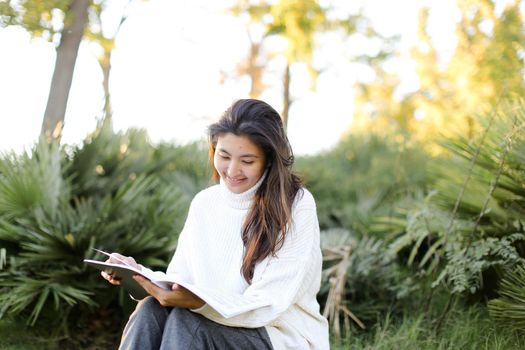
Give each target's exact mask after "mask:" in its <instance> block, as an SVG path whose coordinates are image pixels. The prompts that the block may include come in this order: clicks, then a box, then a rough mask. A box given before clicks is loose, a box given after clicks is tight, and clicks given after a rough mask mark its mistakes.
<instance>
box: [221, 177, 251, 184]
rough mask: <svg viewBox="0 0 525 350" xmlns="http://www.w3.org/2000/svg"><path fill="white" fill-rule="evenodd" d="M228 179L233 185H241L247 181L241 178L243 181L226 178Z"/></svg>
mask: <svg viewBox="0 0 525 350" xmlns="http://www.w3.org/2000/svg"><path fill="white" fill-rule="evenodd" d="M226 178H227V179H228V182H229V183H231V184H232V185H239V184H240V183H242V182H243V181H244V180H246V178H241V179H234V178H231V177H226Z"/></svg>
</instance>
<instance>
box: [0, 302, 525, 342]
mask: <svg viewBox="0 0 525 350" xmlns="http://www.w3.org/2000/svg"><path fill="white" fill-rule="evenodd" d="M436 320H437V317H433V318H432V319H431V320H427V319H425V317H424V315H423V314H422V313H421V312H419V311H417V310H415V313H414V314H411V315H405V316H404V317H401V318H395V317H391V316H389V315H387V316H386V317H383V318H382V319H381V320H380V322H378V323H376V324H375V325H373V326H371V327H370V329H369V330H367V331H359V332H357V331H356V332H355V333H352V334H351V336H350V337H349V338H347V339H344V340H343V341H341V342H339V343H337V342H336V341H335V339H332V347H331V349H332V350H343V349H345V350H348V349H350V350H390V349H403V350H411V349H425V350H426V349H429V350H456V349H462V350H482V349H486V350H489V349H490V350H515V349H525V339H524V337H523V336H522V335H521V336H520V335H519V334H515V333H512V332H511V331H509V330H507V329H502V328H498V327H496V325H495V324H494V322H493V321H492V320H491V319H490V318H489V316H488V313H487V311H486V309H485V308H484V307H482V306H471V307H469V308H465V309H464V308H457V309H455V310H451V311H450V312H449V313H448V315H447V317H446V318H445V319H444V321H443V323H442V325H441V327H440V329H439V330H438V329H436V323H437V322H436ZM44 334H45V330H42V329H39V330H37V329H35V328H29V329H28V328H26V327H25V326H23V325H19V324H17V323H15V322H13V321H9V320H0V349H2V350H36V349H47V350H54V349H59V348H60V349H65V348H68V347H67V346H66V347H65V346H64V343H62V344H61V345H60V346H59V345H57V344H58V341H54V340H53V339H49V337H47V338H46V336H45V335H44ZM100 336H102V334H100ZM72 348H74V347H72ZM88 348H90V349H101V348H116V344H115V345H114V346H111V345H109V344H108V343H105V344H104V346H102V347H99V346H97V345H94V346H89V347H88Z"/></svg>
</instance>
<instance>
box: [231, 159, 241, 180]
mask: <svg viewBox="0 0 525 350" xmlns="http://www.w3.org/2000/svg"><path fill="white" fill-rule="evenodd" d="M240 170H241V167H240V166H239V163H237V162H235V161H232V162H230V164H229V166H228V176H231V177H233V176H236V175H237V174H239V173H240Z"/></svg>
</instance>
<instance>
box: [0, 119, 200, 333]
mask: <svg viewBox="0 0 525 350" xmlns="http://www.w3.org/2000/svg"><path fill="white" fill-rule="evenodd" d="M208 179H209V172H208V169H207V166H206V153H205V152H203V150H202V149H201V148H200V146H199V145H190V146H186V147H174V146H168V145H159V146H156V147H154V146H152V145H151V144H150V143H149V142H148V139H147V137H146V135H145V133H144V132H141V131H129V132H127V133H125V134H114V133H113V132H112V131H111V127H110V126H109V125H103V126H101V127H100V128H99V129H97V131H96V132H95V133H94V134H93V135H92V136H91V137H90V138H88V139H87V140H86V141H85V142H84V144H83V145H81V146H78V147H64V148H62V149H60V148H59V147H58V146H57V145H56V144H47V143H45V142H41V143H40V144H38V145H37V146H36V147H35V148H34V149H33V150H32V153H30V154H29V153H25V154H23V155H19V156H17V155H14V154H11V155H4V156H3V157H2V158H1V159H0V251H1V254H0V305H1V308H0V316H2V317H5V316H7V315H9V316H15V315H18V316H20V317H22V318H23V319H25V320H26V321H27V323H28V324H31V325H34V324H36V323H37V322H39V323H40V324H42V323H47V324H48V325H50V326H51V329H55V331H56V332H57V333H58V332H62V334H63V332H65V331H67V330H68V328H70V327H71V326H73V325H77V322H80V324H82V323H83V322H84V323H85V322H86V321H87V320H90V319H91V318H92V317H96V316H97V313H100V312H103V310H105V309H106V308H107V307H110V308H113V309H114V308H115V306H117V305H119V304H120V305H123V306H125V304H126V300H127V299H128V298H125V297H124V295H123V294H122V293H120V294H118V293H117V292H118V291H119V290H120V289H119V288H108V286H107V285H106V284H105V283H104V282H103V281H102V280H101V278H100V276H98V273H97V272H96V270H94V269H89V268H86V267H85V266H84V264H83V263H82V259H83V258H92V257H94V255H95V252H94V251H93V250H92V249H91V248H102V249H104V250H108V251H118V252H121V253H122V254H125V255H132V256H134V257H136V258H137V259H138V260H139V261H141V262H142V263H144V264H146V265H150V266H152V267H164V266H165V264H166V262H167V261H168V259H169V258H170V256H171V254H172V253H173V250H174V247H175V245H176V242H177V234H178V232H179V231H180V229H181V228H182V225H183V223H184V219H185V215H186V211H187V208H188V206H189V201H190V200H191V198H192V197H193V195H194V194H195V193H196V191H198V190H199V189H200V188H202V187H203V186H205V184H206V183H207V182H208ZM98 258H101V257H98ZM126 311H127V310H126ZM90 315H91V317H90ZM120 318H121V319H125V315H124V317H120Z"/></svg>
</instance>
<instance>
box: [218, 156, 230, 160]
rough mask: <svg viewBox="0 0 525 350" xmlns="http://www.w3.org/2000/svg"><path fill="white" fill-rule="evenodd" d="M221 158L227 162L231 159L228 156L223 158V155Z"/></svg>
mask: <svg viewBox="0 0 525 350" xmlns="http://www.w3.org/2000/svg"><path fill="white" fill-rule="evenodd" d="M219 157H221V158H222V159H225V160H228V159H230V157H228V156H222V155H221V156H219Z"/></svg>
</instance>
